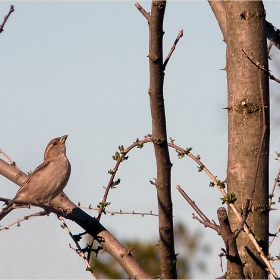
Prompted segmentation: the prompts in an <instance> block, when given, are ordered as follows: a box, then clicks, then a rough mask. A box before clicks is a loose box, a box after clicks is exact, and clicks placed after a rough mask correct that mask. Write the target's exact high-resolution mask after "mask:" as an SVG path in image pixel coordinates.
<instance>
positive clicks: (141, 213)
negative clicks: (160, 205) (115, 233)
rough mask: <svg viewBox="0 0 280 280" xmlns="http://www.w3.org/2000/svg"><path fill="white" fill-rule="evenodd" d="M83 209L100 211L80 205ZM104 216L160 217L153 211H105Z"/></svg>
mask: <svg viewBox="0 0 280 280" xmlns="http://www.w3.org/2000/svg"><path fill="white" fill-rule="evenodd" d="M78 206H79V207H80V208H81V209H87V210H96V211H99V208H93V207H91V206H81V205H78ZM103 213H104V214H110V215H111V216H114V215H140V216H142V217H144V216H155V217H158V214H154V213H153V212H152V211H150V212H135V211H130V212H128V211H122V210H120V211H108V210H104V211H103Z"/></svg>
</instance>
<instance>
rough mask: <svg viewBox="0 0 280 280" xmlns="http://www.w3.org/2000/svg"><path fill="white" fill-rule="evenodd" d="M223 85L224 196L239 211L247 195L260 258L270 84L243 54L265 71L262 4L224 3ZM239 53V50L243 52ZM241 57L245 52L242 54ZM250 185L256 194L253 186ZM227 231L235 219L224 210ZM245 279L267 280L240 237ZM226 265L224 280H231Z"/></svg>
mask: <svg viewBox="0 0 280 280" xmlns="http://www.w3.org/2000/svg"><path fill="white" fill-rule="evenodd" d="M225 8H226V18H227V38H226V41H227V54H226V59H227V64H226V71H227V81H228V117H229V120H228V169H227V185H228V195H230V194H231V193H233V194H235V197H236V198H237V200H236V201H235V202H234V204H235V206H236V207H237V209H238V210H240V211H241V213H242V211H243V210H244V206H245V204H246V201H247V199H249V198H250V196H252V198H253V200H252V207H251V211H250V212H249V215H248V217H247V220H246V223H247V225H248V226H249V228H250V230H251V231H252V232H253V234H254V236H255V238H256V240H258V243H259V245H260V246H261V247H262V248H263V251H264V254H265V255H267V253H268V225H269V224H268V222H269V211H268V194H269V190H268V169H269V168H268V167H269V84H268V77H267V75H265V74H264V72H263V71H261V70H260V69H259V68H258V67H257V66H256V65H254V64H253V62H252V61H250V60H249V59H248V57H247V56H246V55H245V53H246V54H247V55H248V56H249V57H250V58H251V59H253V61H255V62H257V63H259V64H260V65H262V66H264V67H265V68H266V69H268V54H267V42H266V33H265V10H264V7H263V4H262V2H256V1H229V2H225ZM243 50H244V51H243ZM244 52H245V53H244ZM254 185H255V190H253V186H254ZM228 210H229V220H230V225H231V228H232V230H233V231H234V230H235V229H237V228H238V226H239V219H238V218H237V217H236V216H235V215H234V213H233V212H232V210H231V209H230V207H229V209H228ZM237 246H238V251H239V254H240V257H241V260H242V263H243V264H244V274H245V277H246V278H252V279H256V278H258V279H262V278H267V277H268V274H267V271H266V270H265V266H264V265H263V262H262V261H261V259H260V258H259V256H258V252H257V251H256V249H255V247H253V246H252V243H251V242H250V240H249V239H248V237H247V236H246V234H245V233H244V232H241V233H240V234H239V236H238V238H237ZM231 277H232V275H231V264H230V263H229V262H228V273H227V278H231Z"/></svg>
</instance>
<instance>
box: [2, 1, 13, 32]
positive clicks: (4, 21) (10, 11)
mask: <svg viewBox="0 0 280 280" xmlns="http://www.w3.org/2000/svg"><path fill="white" fill-rule="evenodd" d="M14 10H15V9H14V6H13V5H11V6H10V10H9V13H8V14H7V15H6V16H5V17H4V20H3V22H2V24H1V25H0V33H2V32H3V31H4V26H5V23H6V21H7V20H8V18H9V16H10V14H11V13H12V12H13V11H14Z"/></svg>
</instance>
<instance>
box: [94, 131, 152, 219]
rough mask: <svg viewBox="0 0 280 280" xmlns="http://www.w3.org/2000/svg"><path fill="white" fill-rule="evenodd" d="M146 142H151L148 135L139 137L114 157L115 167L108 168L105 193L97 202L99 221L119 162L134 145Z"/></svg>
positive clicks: (141, 144)
mask: <svg viewBox="0 0 280 280" xmlns="http://www.w3.org/2000/svg"><path fill="white" fill-rule="evenodd" d="M147 142H152V140H151V139H150V138H149V137H148V136H145V139H143V140H139V139H136V141H135V142H134V143H133V144H132V145H130V146H129V147H128V148H126V149H123V150H122V151H121V155H119V157H118V158H117V159H116V161H117V162H116V164H115V167H114V169H113V170H110V171H109V172H108V173H110V174H111V177H110V179H109V182H108V184H107V186H106V187H105V193H104V195H103V198H102V201H101V202H100V203H99V206H100V207H99V208H98V212H99V214H98V217H97V220H98V221H100V218H101V215H102V213H104V209H105V207H106V202H107V197H108V194H109V191H110V189H111V187H112V185H113V182H114V179H115V176H116V173H117V171H118V168H119V166H120V164H121V162H123V161H124V159H125V158H126V155H127V154H128V153H129V152H130V151H131V150H132V149H133V148H135V147H138V148H142V147H143V145H144V144H145V143H147Z"/></svg>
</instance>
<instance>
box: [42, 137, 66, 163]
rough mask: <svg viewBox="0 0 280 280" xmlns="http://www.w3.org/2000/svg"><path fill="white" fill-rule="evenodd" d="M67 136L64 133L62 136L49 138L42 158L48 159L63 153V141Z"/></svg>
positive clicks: (64, 149) (64, 150)
mask: <svg viewBox="0 0 280 280" xmlns="http://www.w3.org/2000/svg"><path fill="white" fill-rule="evenodd" d="M67 137H68V135H64V136H62V137H58V138H54V139H53V140H51V141H50V143H49V144H48V146H47V147H46V150H45V154H44V160H49V159H52V158H56V157H58V156H60V155H65V153H66V147H65V141H66V139H67Z"/></svg>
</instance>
